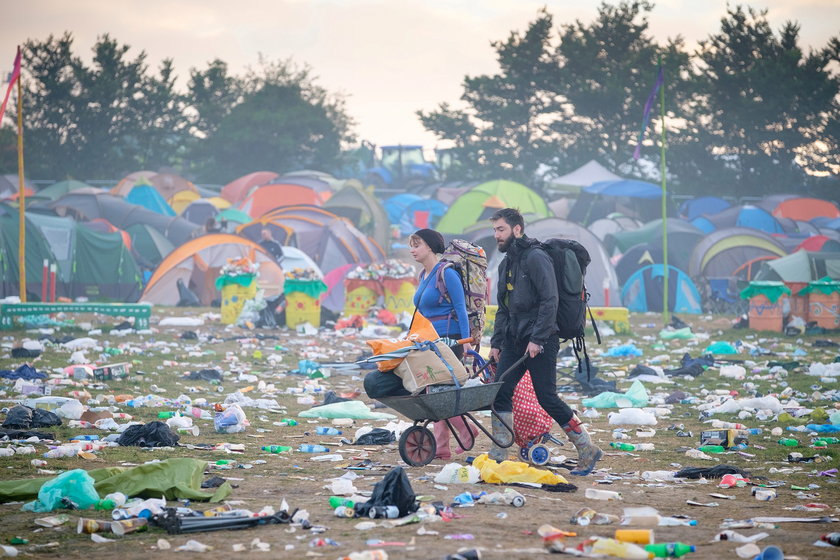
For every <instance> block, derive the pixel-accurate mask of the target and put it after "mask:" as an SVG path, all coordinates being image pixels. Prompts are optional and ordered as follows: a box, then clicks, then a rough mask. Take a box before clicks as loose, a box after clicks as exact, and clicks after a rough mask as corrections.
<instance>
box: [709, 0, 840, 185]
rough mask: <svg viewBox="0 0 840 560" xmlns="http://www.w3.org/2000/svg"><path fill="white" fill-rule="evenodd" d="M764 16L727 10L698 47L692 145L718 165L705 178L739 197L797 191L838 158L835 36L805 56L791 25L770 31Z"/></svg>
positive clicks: (838, 80)
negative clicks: (695, 141)
mask: <svg viewBox="0 0 840 560" xmlns="http://www.w3.org/2000/svg"><path fill="white" fill-rule="evenodd" d="M766 15H767V12H766V10H763V11H756V10H754V9H751V8H750V9H746V10H745V9H744V8H743V7H741V6H737V7H734V8H729V9H728V10H727V13H726V16H725V17H724V18H722V19H721V28H720V31H719V32H718V33H716V34H714V35H711V36H709V38H708V39H707V40H705V41H702V42H701V43H700V47H699V50H698V52H697V59H698V60H697V62H698V71H697V74H696V83H697V90H698V94H699V96H698V103H697V105H696V107H695V108H694V109H695V111H696V116H695V119H696V120H697V121H698V122H702V123H703V126H702V128H700V130H699V131H700V136H699V145H700V146H702V147H703V150H704V151H705V152H706V153H707V154H708V155H709V156H711V157H712V158H713V159H714V160H715V161H716V162H718V168H719V169H722V170H721V171H719V172H718V173H716V174H707V175H706V176H707V178H711V179H712V180H713V181H714V182H716V183H718V187H717V188H719V189H720V188H721V183H723V185H722V188H723V189H726V192H728V193H730V194H736V195H740V196H743V195H753V196H755V195H762V194H766V193H768V192H789V191H794V190H799V189H800V188H801V187H802V186H803V185H807V184H808V183H809V182H810V181H809V175H807V174H806V173H815V172H816V173H820V172H825V171H827V170H830V169H833V170H834V172H835V173H836V172H837V170H838V162H839V160H838V158H840V151H838V142H837V140H838V136H837V132H838V131H837V125H836V122H837V119H836V117H837V115H838V105H837V99H838V93H840V78H838V76H837V75H836V74H833V73H832V72H831V68H830V67H831V65H832V64H836V63H837V62H838V60H840V56H838V55H840V48H838V45H840V42H838V39H837V38H833V39H832V40H831V41H830V42H829V45H828V46H826V47H824V48H821V49H816V50H813V51H811V52H809V53H808V54H805V53H803V50H802V48H801V47H800V46H799V26H798V24H796V23H792V22H787V23H785V24H784V25H783V26H782V28H781V30H780V32H779V34H778V36H777V35H776V34H775V33H774V32H773V30H772V29H771V27H770V25H769V24H768V22H767V18H766ZM715 179H717V180H716V181H715ZM709 186H710V187H712V185H711V184H710V185H709ZM712 188H714V187H712Z"/></svg>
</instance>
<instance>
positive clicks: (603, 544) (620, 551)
mask: <svg viewBox="0 0 840 560" xmlns="http://www.w3.org/2000/svg"><path fill="white" fill-rule="evenodd" d="M591 552H592V554H606V555H607V556H616V557H618V558H631V559H637V560H647V559H648V558H650V553H649V552H648V551H646V550H645V549H644V548H642V547H640V546H638V545H635V544H632V543H627V542H621V541H617V540H615V539H595V541H594V542H593V543H592V547H591Z"/></svg>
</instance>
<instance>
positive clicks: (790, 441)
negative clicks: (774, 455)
mask: <svg viewBox="0 0 840 560" xmlns="http://www.w3.org/2000/svg"><path fill="white" fill-rule="evenodd" d="M778 443H779V445H784V446H785V447H796V446H798V445H799V442H798V441H796V440H795V439H793V438H782V439H780V440H779V442H778Z"/></svg>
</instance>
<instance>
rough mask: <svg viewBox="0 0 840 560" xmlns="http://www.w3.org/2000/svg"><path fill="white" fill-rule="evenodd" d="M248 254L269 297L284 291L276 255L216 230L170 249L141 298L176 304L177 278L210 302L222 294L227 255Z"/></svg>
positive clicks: (241, 238) (204, 301) (154, 301)
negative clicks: (220, 284) (219, 280)
mask: <svg viewBox="0 0 840 560" xmlns="http://www.w3.org/2000/svg"><path fill="white" fill-rule="evenodd" d="M239 258H247V259H249V260H251V261H252V262H255V263H256V264H257V267H258V269H259V278H258V285H259V287H260V288H262V289H263V290H264V292H265V295H266V297H267V298H270V297H273V296H276V295H279V294H280V293H282V292H283V283H284V277H283V270H282V269H281V268H280V266H279V265H278V264H277V263H276V262H274V259H273V258H271V256H270V255H269V254H268V253H267V252H266V251H265V249H263V248H262V247H260V246H259V245H258V244H257V243H254V242H253V241H251V240H250V239H246V238H244V237H240V236H238V235H231V234H228V233H216V234H211V235H203V236H201V237H197V238H196V239H192V240H190V241H187V242H186V243H184V244H183V245H181V246H180V247H178V248H177V249H175V250H174V251H172V252H171V253H169V254H168V255H167V256H166V258H165V259H163V261H162V262H161V263H160V265H158V267H157V269H155V272H154V274H152V277H151V278H150V279H149V283H148V284H147V285H146V289H145V290H144V291H143V295H142V296H141V297H140V300H141V301H146V302H149V303H156V304H159V305H177V304H178V300H179V294H178V280H181V281H183V282H184V285H186V286H187V287H188V288H189V289H190V290H192V291H193V292H195V293H196V295H197V296H198V298H199V300H201V303H202V305H210V302H212V301H213V300H214V299H216V298H218V297H219V296H220V294H219V291H218V290H217V289H216V285H215V283H216V278H218V276H219V271H220V270H221V268H222V267H223V266H224V265H225V264H227V262H228V259H239Z"/></svg>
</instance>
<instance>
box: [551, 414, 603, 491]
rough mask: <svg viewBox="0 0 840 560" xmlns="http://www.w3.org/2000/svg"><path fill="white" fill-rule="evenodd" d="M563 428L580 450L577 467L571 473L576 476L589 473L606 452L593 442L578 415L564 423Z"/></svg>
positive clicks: (578, 450)
mask: <svg viewBox="0 0 840 560" xmlns="http://www.w3.org/2000/svg"><path fill="white" fill-rule="evenodd" d="M561 428H563V431H564V432H566V435H567V436H568V437H569V441H571V442H572V443H573V444H574V446H575V449H577V452H578V462H577V468H576V469H575V470H573V471H570V473H569V474H573V475H576V476H586V475H588V474H589V473H591V472H592V469H594V468H595V463H597V462H598V460H599V459H600V458H601V456H602V455H603V454H604V452H603V451H601V450H600V449H599V448H598V446H597V445H595V444H594V443H592V438H590V437H589V433H588V432H587V431H586V428H584V427H583V424H581V422H580V420H579V419H578V417H577V416H572V419H571V420H569V422H568V423H567V424H563V425H562V426H561Z"/></svg>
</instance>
